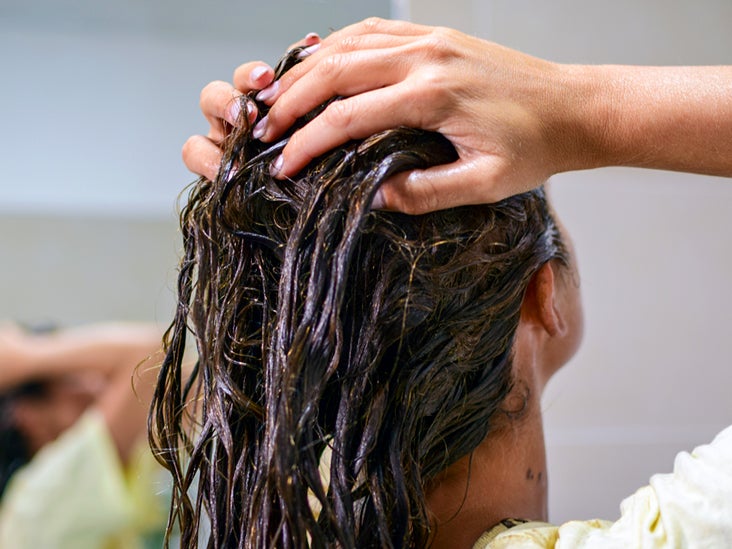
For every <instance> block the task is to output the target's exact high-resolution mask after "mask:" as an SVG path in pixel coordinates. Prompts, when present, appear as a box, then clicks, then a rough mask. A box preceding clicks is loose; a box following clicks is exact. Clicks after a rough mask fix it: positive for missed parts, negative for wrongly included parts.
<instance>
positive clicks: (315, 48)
mask: <svg viewBox="0 0 732 549" xmlns="http://www.w3.org/2000/svg"><path fill="white" fill-rule="evenodd" d="M319 49H320V42H318V43H317V44H313V45H312V46H308V47H307V48H305V49H304V50H302V51H301V52H300V53H298V54H297V58H298V59H304V58H306V57H308V56H310V55H312V54H314V53H315V52H316V51H318V50H319Z"/></svg>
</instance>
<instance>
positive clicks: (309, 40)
mask: <svg viewBox="0 0 732 549" xmlns="http://www.w3.org/2000/svg"><path fill="white" fill-rule="evenodd" d="M314 40H320V35H319V34H318V33H317V32H309V33H307V34H306V35H305V44H307V45H308V46H309V45H311V44H314V43H315V42H314Z"/></svg>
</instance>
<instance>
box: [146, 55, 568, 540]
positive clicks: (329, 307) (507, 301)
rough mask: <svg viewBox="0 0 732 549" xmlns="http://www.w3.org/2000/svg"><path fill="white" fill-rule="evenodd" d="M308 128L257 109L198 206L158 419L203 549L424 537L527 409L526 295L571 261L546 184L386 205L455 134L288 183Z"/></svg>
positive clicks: (326, 160)
mask: <svg viewBox="0 0 732 549" xmlns="http://www.w3.org/2000/svg"><path fill="white" fill-rule="evenodd" d="M296 59H297V50H294V51H293V52H291V53H290V54H289V55H288V56H287V57H286V58H285V59H284V60H283V61H282V62H281V63H280V65H279V66H278V68H277V70H276V74H277V77H279V76H281V74H282V73H283V72H284V71H286V70H287V69H288V68H289V67H290V66H291V65H292V64H293V63H294V62H296ZM243 100H244V101H251V100H253V98H252V96H250V97H248V98H245V99H243ZM257 106H258V108H259V110H260V116H261V115H264V114H266V110H267V106H266V105H263V104H258V105H257ZM322 108H324V106H323V107H321V109H322ZM241 110H242V112H243V113H246V111H247V109H246V108H242V109H241ZM318 112H320V109H318V110H316V111H315V112H313V113H310V114H309V115H308V116H306V117H304V118H303V119H301V120H299V121H298V122H297V123H296V124H295V126H294V128H293V130H291V131H295V130H296V129H297V128H298V127H301V126H302V125H303V124H305V123H306V122H307V120H309V119H311V118H312V117H313V116H315V115H317V114H318ZM245 117H246V115H244V118H245ZM286 141H287V136H285V138H283V140H282V141H280V142H278V143H276V144H274V145H267V144H263V143H261V142H260V141H258V140H255V139H253V138H252V136H251V131H250V128H249V127H248V125H247V123H246V120H245V119H242V127H241V128H240V129H233V131H232V133H231V135H230V137H229V138H228V139H227V141H226V142H225V144H224V149H225V151H224V157H223V160H222V164H221V169H220V172H219V175H218V176H217V178H216V180H215V181H213V182H211V181H207V180H205V179H200V180H198V181H197V182H196V183H195V184H194V186H193V187H192V189H191V191H190V194H189V197H188V202H187V205H186V206H185V207H184V209H183V210H182V213H181V231H182V235H183V241H184V255H183V258H182V261H181V265H180V274H179V280H178V305H177V312H176V316H175V319H174V321H173V324H172V326H171V328H170V330H169V332H168V334H167V336H166V343H167V356H166V358H165V361H164V363H163V366H162V370H161V373H160V377H159V381H158V386H157V391H156V395H155V398H154V402H153V407H152V411H151V416H150V427H151V435H150V437H151V445H152V447H153V450H154V451H155V453H156V455H157V456H158V459H159V460H160V461H161V463H163V465H165V466H166V467H167V468H168V469H169V470H170V471H171V472H172V474H173V480H174V487H173V503H172V513H171V519H170V521H171V523H170V529H172V528H174V526H176V525H177V528H179V530H180V535H181V543H182V546H184V547H190V546H195V545H196V544H197V543H198V538H199V536H200V535H201V531H200V524H201V521H202V520H208V521H210V533H209V534H208V536H209V540H208V546H209V547H214V548H229V547H247V548H249V547H252V548H263V547H285V548H290V547H292V548H296V547H332V546H336V547H344V548H356V547H375V546H379V547H423V546H425V545H427V544H428V540H429V537H430V533H431V530H430V528H431V526H430V517H429V514H428V510H427V508H426V504H425V487H426V486H427V485H428V484H429V483H430V481H431V480H433V479H435V477H436V476H437V475H438V474H439V473H440V472H441V471H443V470H444V469H445V468H446V467H448V466H449V465H451V464H452V463H454V462H455V461H457V460H458V459H460V458H461V457H463V456H466V455H468V454H470V452H472V451H473V449H475V447H476V446H477V445H478V444H479V443H480V442H481V441H483V440H484V439H485V437H486V436H487V435H488V434H489V433H490V432H491V431H493V430H495V429H497V428H498V427H499V426H500V424H501V422H502V421H504V422H505V421H506V414H505V413H503V412H502V409H501V405H502V403H503V401H504V399H505V397H506V395H507V394H508V393H509V391H510V390H511V387H512V382H513V378H512V367H511V356H512V354H511V349H512V345H513V341H514V335H515V332H516V328H517V325H518V321H519V315H520V308H521V303H522V300H523V296H524V293H525V290H526V288H527V285H528V284H529V281H530V279H531V277H532V276H533V274H534V273H535V272H536V271H537V270H538V269H539V268H540V267H541V265H543V264H544V263H546V262H547V261H550V260H552V259H555V258H559V259H562V258H563V257H564V254H565V251H564V248H563V246H562V244H561V241H560V237H559V233H558V230H557V227H556V225H555V223H554V220H553V219H552V216H551V214H550V212H549V209H548V206H547V203H546V199H545V196H544V192H543V190H541V189H538V190H535V191H532V192H529V193H525V194H522V195H519V196H515V197H512V198H509V199H507V200H504V201H502V202H500V203H498V204H493V205H484V206H470V207H461V208H454V209H451V210H446V211H441V212H436V213H430V214H426V215H420V216H407V215H403V214H400V213H394V212H384V211H373V210H371V208H370V204H371V201H372V199H373V197H374V194H375V192H376V191H377V189H378V188H379V185H380V184H381V183H382V182H383V181H384V180H386V179H387V178H388V177H390V176H391V175H393V174H395V173H397V172H400V171H404V170H411V169H423V168H427V167H429V166H432V165H436V164H443V163H448V162H452V161H454V160H456V159H457V154H456V152H455V149H454V148H453V147H452V145H451V144H450V142H449V141H448V140H447V139H445V138H444V137H443V136H441V135H440V134H437V133H432V132H427V131H422V130H415V129H410V128H398V129H395V130H390V131H385V132H382V133H379V134H377V135H374V136H372V137H370V138H368V139H365V140H362V141H354V142H350V143H348V144H346V145H344V146H342V147H340V148H338V149H336V150H334V151H331V152H329V153H327V154H325V155H323V156H321V157H319V158H316V159H314V160H313V161H312V162H311V163H310V164H309V165H308V166H307V167H306V168H305V169H303V170H302V171H301V172H300V173H299V174H298V175H297V176H295V177H294V178H292V179H290V180H285V181H279V180H276V179H274V178H272V177H271V175H270V165H271V163H272V161H273V160H274V159H275V158H276V157H277V156H278V154H279V153H280V151H281V150H282V148H283V147H284V145H285V143H286ZM189 331H190V332H191V333H192V335H193V336H194V338H195V341H196V346H197V350H198V357H199V358H198V363H197V365H196V367H195V369H194V370H193V373H192V374H190V375H187V374H185V373H184V369H183V368H182V367H181V364H182V360H183V351H184V347H185V343H186V336H187V333H188V332H189ZM326 454H329V456H330V465H329V471H328V473H329V480H328V481H327V482H326V481H325V480H324V476H323V475H321V472H320V470H319V467H320V466H321V465H323V463H324V462H325V461H326V460H324V459H323V457H324V455H326ZM326 476H327V475H326ZM205 517H207V518H205Z"/></svg>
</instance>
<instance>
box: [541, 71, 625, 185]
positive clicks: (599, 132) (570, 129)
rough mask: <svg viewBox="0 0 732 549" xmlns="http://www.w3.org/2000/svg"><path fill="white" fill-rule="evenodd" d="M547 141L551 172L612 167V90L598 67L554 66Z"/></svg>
mask: <svg viewBox="0 0 732 549" xmlns="http://www.w3.org/2000/svg"><path fill="white" fill-rule="evenodd" d="M556 68H557V70H556V71H555V75H556V77H555V79H554V82H553V86H552V92H551V93H552V95H553V103H552V104H553V108H552V109H551V111H550V118H549V123H548V125H547V140H548V142H549V144H550V150H551V154H552V157H553V166H554V173H561V172H567V171H574V170H585V169H592V168H599V167H603V166H611V165H615V164H617V162H618V159H617V158H616V157H617V154H618V151H616V150H615V147H614V145H613V143H616V142H618V138H617V137H616V136H615V134H616V133H617V132H618V130H619V128H620V124H619V123H618V116H617V112H616V109H615V105H617V104H618V100H617V99H616V98H615V95H616V93H617V90H616V87H615V86H613V85H611V83H610V81H609V78H608V75H607V74H606V73H605V71H604V69H603V67H602V66H592V65H556Z"/></svg>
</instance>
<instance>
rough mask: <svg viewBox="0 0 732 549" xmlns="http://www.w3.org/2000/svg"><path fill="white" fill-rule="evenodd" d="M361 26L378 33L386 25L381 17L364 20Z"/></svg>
mask: <svg viewBox="0 0 732 549" xmlns="http://www.w3.org/2000/svg"><path fill="white" fill-rule="evenodd" d="M361 24H362V25H363V26H364V27H365V28H366V30H367V31H370V32H376V31H378V30H379V29H380V28H381V27H382V26H383V25H384V20H383V19H381V18H380V17H369V18H367V19H364V20H363V21H362V23H361Z"/></svg>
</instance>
